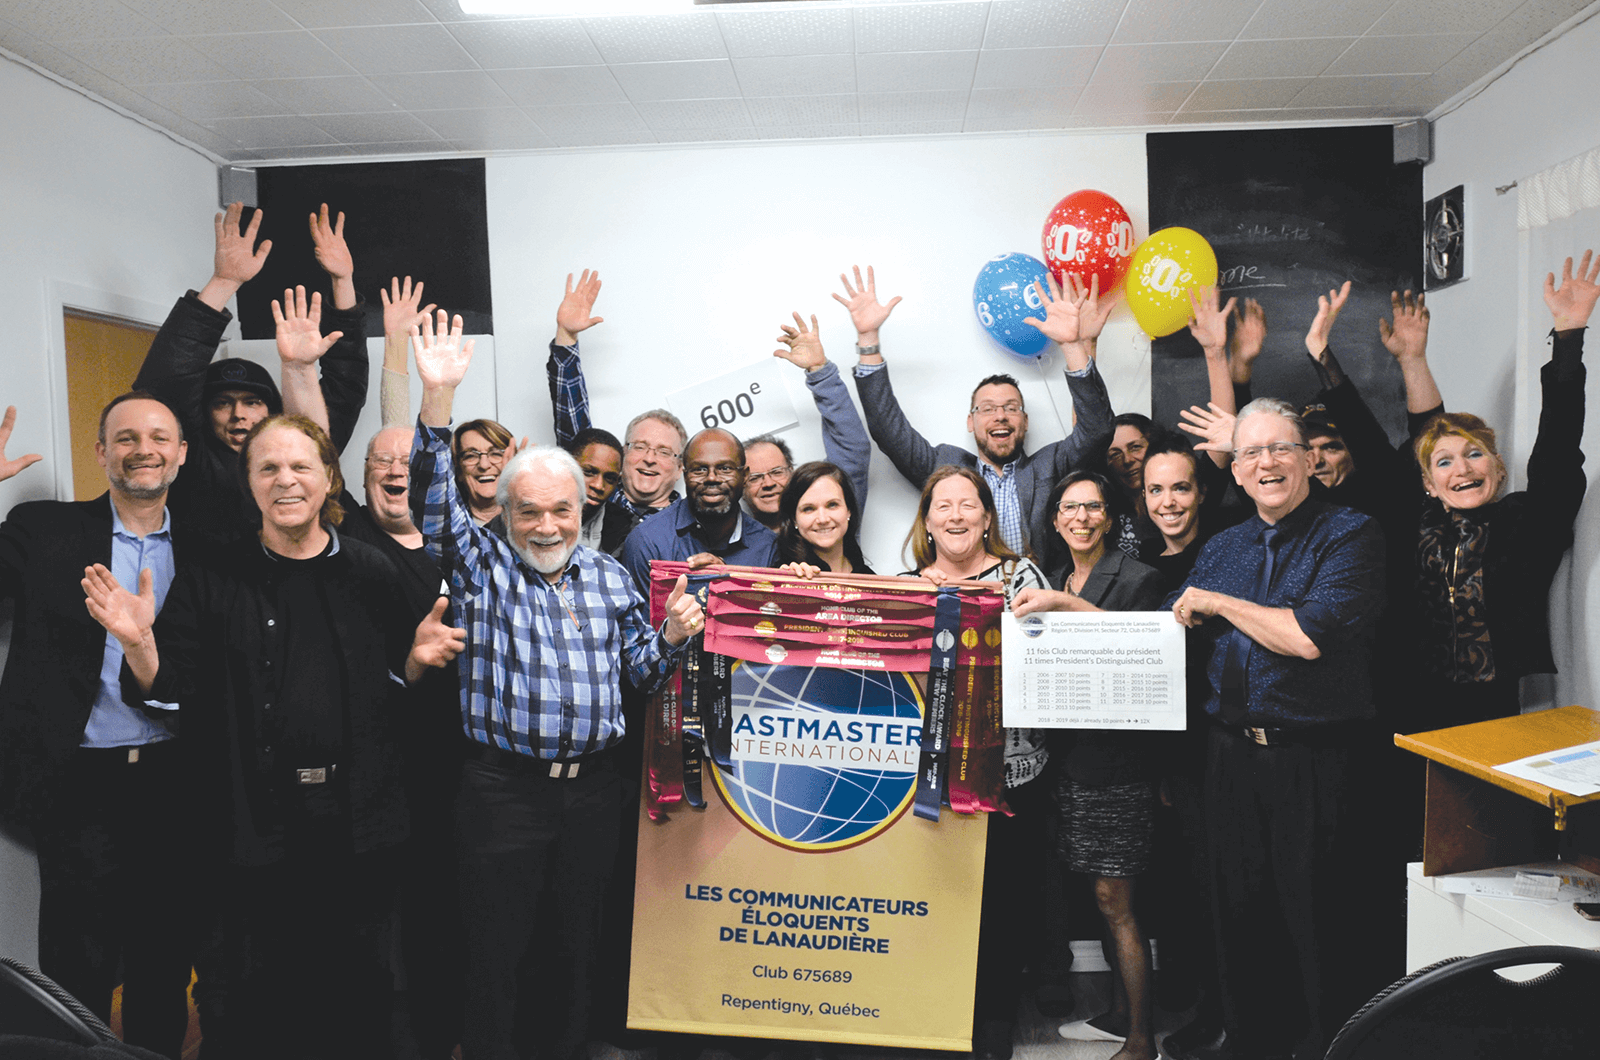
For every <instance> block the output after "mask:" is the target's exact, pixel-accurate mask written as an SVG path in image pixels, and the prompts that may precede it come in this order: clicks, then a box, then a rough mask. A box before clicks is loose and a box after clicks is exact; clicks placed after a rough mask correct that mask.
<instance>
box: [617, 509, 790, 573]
mask: <svg viewBox="0 0 1600 1060" xmlns="http://www.w3.org/2000/svg"><path fill="white" fill-rule="evenodd" d="M736 510H737V511H738V512H739V521H738V522H737V523H735V524H734V528H733V538H732V540H730V541H729V542H728V543H727V544H726V545H718V546H716V547H714V548H713V547H712V545H711V543H710V541H708V540H707V538H706V532H705V528H704V527H702V526H701V525H700V521H699V520H698V519H696V518H695V517H694V512H692V511H690V510H689V501H688V498H685V499H683V500H681V501H673V502H672V503H671V504H669V505H667V506H666V507H665V508H663V509H661V511H660V512H659V513H657V514H656V515H654V516H652V517H651V518H649V519H646V520H645V521H644V522H642V523H640V524H639V525H638V526H636V527H634V528H633V533H631V534H629V535H628V540H626V541H624V542H623V543H622V563H623V566H625V567H627V568H628V571H629V573H631V574H632V575H633V579H634V581H635V582H636V583H637V584H638V586H639V589H640V591H641V592H646V593H648V592H649V591H650V561H651V560H653V559H675V560H686V559H688V558H689V557H690V556H693V555H696V554H697V553H700V552H712V553H715V554H716V555H718V556H720V557H721V558H722V561H723V562H724V563H728V564H731V565H733V566H738V567H770V566H772V565H774V564H775V563H777V562H778V539H777V537H776V536H774V535H773V533H772V531H771V530H768V529H767V528H766V527H764V526H762V525H761V524H760V523H758V522H756V521H755V520H754V519H752V518H751V517H750V513H748V512H746V511H745V510H744V509H743V508H738V509H736Z"/></svg>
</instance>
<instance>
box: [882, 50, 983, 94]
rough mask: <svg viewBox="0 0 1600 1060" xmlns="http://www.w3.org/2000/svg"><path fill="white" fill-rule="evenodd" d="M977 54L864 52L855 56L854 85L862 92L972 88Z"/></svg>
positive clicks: (972, 52) (971, 52)
mask: <svg viewBox="0 0 1600 1060" xmlns="http://www.w3.org/2000/svg"><path fill="white" fill-rule="evenodd" d="M977 65H978V53H977V52H975V51H970V52H868V53H866V54H864V55H858V56H856V86H857V88H858V89H859V90H860V91H862V92H932V91H938V90H941V89H962V90H966V89H969V88H971V87H972V75H973V71H974V70H975V69H976V68H977Z"/></svg>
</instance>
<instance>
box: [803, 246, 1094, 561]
mask: <svg viewBox="0 0 1600 1060" xmlns="http://www.w3.org/2000/svg"><path fill="white" fill-rule="evenodd" d="M839 279H840V280H841V281H843V282H844V289H845V294H844V295H838V294H835V295H834V296H833V297H834V299H835V300H836V301H838V302H839V303H841V304H842V305H844V307H845V308H847V309H849V310H850V319H851V321H852V322H853V323H854V324H855V326H856V354H857V356H858V358H859V361H858V363H857V364H856V369H855V376H856V392H857V393H858V394H859V395H860V396H861V408H862V411H863V412H865V413H866V419H867V426H868V429H869V430H870V431H871V432H872V440H873V441H875V442H877V443H878V448H879V449H882V450H883V452H884V455H885V456H887V457H888V458H889V459H890V460H891V461H892V462H893V463H894V466H895V467H896V468H897V469H899V471H900V474H902V475H904V476H905V477H906V479H907V480H908V481H910V482H911V484H912V485H914V486H916V487H917V488H918V489H921V488H922V484H923V483H924V482H926V481H927V479H928V476H929V475H930V474H932V473H933V470H934V468H937V467H939V466H941V465H943V464H958V465H960V466H963V467H970V468H976V469H977V470H978V472H979V473H980V474H982V475H983V479H984V481H985V482H987V483H988V484H989V489H990V490H991V491H992V492H993V493H994V503H995V511H996V513H997V514H998V515H999V524H1000V525H999V532H1000V539H1001V540H1002V541H1004V542H1005V543H1006V544H1007V545H1008V546H1010V547H1011V548H1012V549H1013V550H1014V551H1016V552H1018V553H1022V554H1026V553H1027V551H1028V549H1029V546H1030V545H1037V546H1038V547H1039V548H1041V549H1042V548H1043V546H1044V543H1045V542H1047V541H1049V540H1050V539H1051V535H1052V534H1053V533H1054V531H1053V530H1052V529H1051V525H1050V523H1051V520H1052V519H1053V518H1054V516H1055V513H1054V512H1052V511H1051V510H1050V505H1049V499H1050V490H1051V487H1053V486H1054V485H1055V484H1056V483H1057V482H1059V481H1060V480H1061V478H1062V477H1063V476H1064V475H1066V474H1067V472H1069V471H1071V470H1072V469H1073V468H1075V467H1078V466H1079V465H1080V464H1081V463H1082V462H1083V460H1084V459H1085V458H1086V457H1088V456H1089V455H1090V454H1093V453H1100V452H1104V451H1105V447H1106V442H1107V440H1108V439H1109V438H1110V436H1111V396H1110V395H1109V394H1108V393H1107V392H1106V384H1105V381H1104V380H1103V379H1101V378H1100V373H1099V370H1098V369H1096V367H1095V362H1094V353H1095V345H1096V343H1097V342H1098V340H1099V337H1100V331H1101V329H1102V328H1104V327H1105V322H1106V318H1107V317H1108V316H1109V315H1110V312H1111V299H1109V298H1107V299H1104V300H1102V299H1100V298H1099V295H1098V290H1099V289H1098V286H1096V287H1094V288H1092V289H1084V288H1079V287H1077V285H1076V277H1074V278H1073V286H1072V289H1071V290H1069V291H1067V292H1066V293H1065V294H1064V295H1063V294H1061V293H1059V292H1057V289H1056V286H1055V281H1054V280H1051V281H1050V291H1049V292H1045V291H1044V290H1043V289H1042V288H1038V289H1037V293H1038V295H1039V300H1040V306H1041V308H1042V309H1043V310H1044V313H1045V315H1044V318H1043V319H1034V318H1032V317H1030V318H1029V319H1028V321H1027V323H1029V324H1032V325H1034V326H1036V327H1038V329H1039V330H1040V331H1041V332H1042V333H1043V334H1044V335H1045V336H1047V337H1048V338H1050V339H1051V340H1053V341H1055V342H1057V343H1060V345H1061V352H1062V353H1063V354H1064V355H1065V358H1066V370H1067V387H1068V389H1069V390H1070V391H1071V392H1072V410H1073V415H1074V417H1075V419H1074V421H1073V427H1072V433H1071V434H1069V435H1068V436H1067V437H1066V438H1065V439H1063V440H1061V441H1059V442H1051V443H1050V444H1049V445H1046V446H1042V447H1041V448H1040V449H1039V450H1038V451H1036V452H1033V453H1028V452H1026V451H1025V450H1024V442H1025V441H1026V439H1027V435H1028V413H1027V409H1026V408H1025V407H1024V405H1023V402H1022V390H1021V388H1020V387H1018V385H1017V381H1016V380H1015V379H1014V378H1012V377H1011V376H1009V375H1003V374H999V375H991V376H988V377H987V378H985V379H982V380H980V381H979V383H978V385H977V387H976V388H975V389H974V390H973V392H972V400H971V401H970V402H969V407H968V415H967V430H968V431H969V432H971V434H972V438H973V442H974V443H975V445H976V448H977V450H978V451H977V452H976V453H972V452H969V451H967V450H965V449H962V448H960V447H959V446H954V445H947V444H940V445H934V444H932V443H931V442H929V441H928V440H927V439H926V438H925V437H923V435H922V434H921V433H920V432H919V431H918V430H917V429H916V428H915V427H913V426H912V425H911V421H910V420H908V419H906V415H905V412H904V411H902V409H901V408H900V402H899V399H898V398H896V397H895V393H894V388H893V387H892V386H891V385H890V383H889V369H888V366H887V365H886V364H885V362H884V358H883V352H882V347H881V346H880V344H879V335H878V332H879V329H880V328H881V327H882V326H883V323H884V322H885V321H886V320H888V319H889V313H890V312H891V311H892V310H893V309H894V307H895V305H896V304H897V303H898V302H899V301H900V299H899V298H898V297H897V298H892V299H890V300H889V303H888V304H887V305H884V304H882V303H880V302H879V301H878V294H877V288H876V279H875V277H874V276H873V272H872V268H871V267H870V266H869V267H868V268H867V278H866V281H865V282H863V281H862V279H861V270H860V268H857V269H856V270H855V283H854V284H852V283H851V282H850V280H849V279H848V278H847V277H845V276H843V275H840V277H839ZM1096 284H1098V281H1096ZM1036 286H1037V285H1036Z"/></svg>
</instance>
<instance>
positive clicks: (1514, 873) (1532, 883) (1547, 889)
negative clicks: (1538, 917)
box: [1434, 861, 1600, 905]
mask: <svg viewBox="0 0 1600 1060" xmlns="http://www.w3.org/2000/svg"><path fill="white" fill-rule="evenodd" d="M1434 885H1435V886H1436V887H1437V888H1438V889H1439V890H1441V891H1444V892H1445V893H1447V894H1470V895H1475V896H1477V897H1479V898H1513V899H1517V900H1519V901H1525V902H1538V903H1540V904H1542V905H1551V904H1554V903H1556V902H1593V901H1596V900H1600V876H1596V875H1594V874H1593V873H1592V872H1586V871H1584V870H1583V869H1580V868H1578V867H1577V866H1576V865H1571V864H1568V863H1567V862H1564V861H1541V862H1536V863H1534V864H1532V865H1507V866H1505V867H1503V868H1497V869H1478V870H1476V871H1474V872H1453V873H1450V874H1449V875H1446V876H1437V877H1435V878H1434Z"/></svg>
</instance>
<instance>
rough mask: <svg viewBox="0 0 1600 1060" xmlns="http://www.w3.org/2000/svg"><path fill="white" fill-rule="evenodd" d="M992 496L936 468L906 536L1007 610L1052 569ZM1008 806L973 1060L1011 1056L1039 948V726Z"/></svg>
mask: <svg viewBox="0 0 1600 1060" xmlns="http://www.w3.org/2000/svg"><path fill="white" fill-rule="evenodd" d="M999 520H1000V517H999V514H998V513H997V512H996V511H995V506H994V494H993V493H991V492H990V490H989V485H988V483H986V482H984V481H983V477H982V476H981V475H979V474H978V473H977V472H976V471H974V470H972V469H971V468H969V467H958V466H956V465H953V464H946V465H944V466H943V467H939V468H935V469H934V472H933V474H931V475H929V476H928V481H927V482H926V483H925V484H924V485H923V487H922V497H921V498H920V499H919V500H918V502H917V514H916V518H915V519H914V521H913V522H912V524H911V533H910V534H909V535H908V536H907V538H906V544H907V545H908V546H909V547H910V549H911V553H912V555H913V556H914V557H915V558H916V564H917V565H916V569H915V570H910V571H906V572H905V574H906V575H908V576H919V575H920V576H921V577H923V578H926V579H928V580H929V581H931V582H933V583H934V584H935V585H943V584H945V583H946V582H950V581H960V580H970V581H989V582H998V583H1000V587H1001V589H1002V590H1003V591H1004V593H1005V598H1006V607H1007V608H1009V607H1010V606H1011V601H1012V599H1013V598H1015V597H1016V595H1017V594H1018V593H1019V592H1021V591H1023V590H1025V589H1030V588H1032V589H1042V588H1044V587H1045V585H1046V582H1045V576H1044V572H1043V571H1041V570H1040V569H1039V568H1038V566H1037V565H1036V564H1034V562H1033V561H1032V560H1029V559H1026V558H1024V557H1022V556H1018V555H1017V554H1016V553H1015V552H1013V551H1012V550H1011V549H1010V548H1009V547H1008V546H1007V545H1006V543H1005V542H1004V541H1002V540H1000V533H999V525H1000V523H999ZM1005 733H1006V746H1005V787H1006V803H1007V805H1008V806H1009V807H1010V808H1011V810H1012V815H1011V816H1009V817H1008V816H1006V815H1005V814H1000V813H993V814H990V815H989V835H988V844H987V847H986V852H985V855H984V868H983V908H982V912H981V919H980V922H979V926H978V978H977V995H976V1000H975V1005H974V1013H973V1028H972V1030H973V1035H972V1037H973V1041H972V1050H973V1055H974V1056H975V1057H983V1058H986V1060H1006V1058H1008V1057H1010V1056H1011V1051H1012V1035H1013V1032H1014V1030H1015V1022H1016V1013H1017V1000H1018V998H1019V997H1020V996H1021V993H1022V969H1023V966H1024V965H1025V964H1027V963H1028V960H1029V957H1030V956H1031V955H1032V953H1033V952H1035V951H1037V950H1038V949H1039V945H1038V944H1039V942H1040V941H1041V940H1040V938H1039V935H1040V932H1039V930H1038V924H1040V923H1042V922H1043V919H1044V917H1043V910H1042V909H1041V907H1040V906H1041V897H1042V895H1041V881H1042V879H1043V876H1044V861H1043V856H1044V847H1045V842H1046V835H1045V829H1044V822H1045V820H1046V811H1047V810H1048V799H1049V798H1050V795H1049V792H1048V791H1047V790H1046V788H1047V783H1048V782H1047V781H1045V780H1044V779H1043V774H1044V770H1045V763H1046V761H1047V758H1048V753H1047V751H1046V750H1045V745H1044V734H1043V733H1041V732H1039V731H1038V730H1037V729H1007V730H1006V731H1005Z"/></svg>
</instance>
